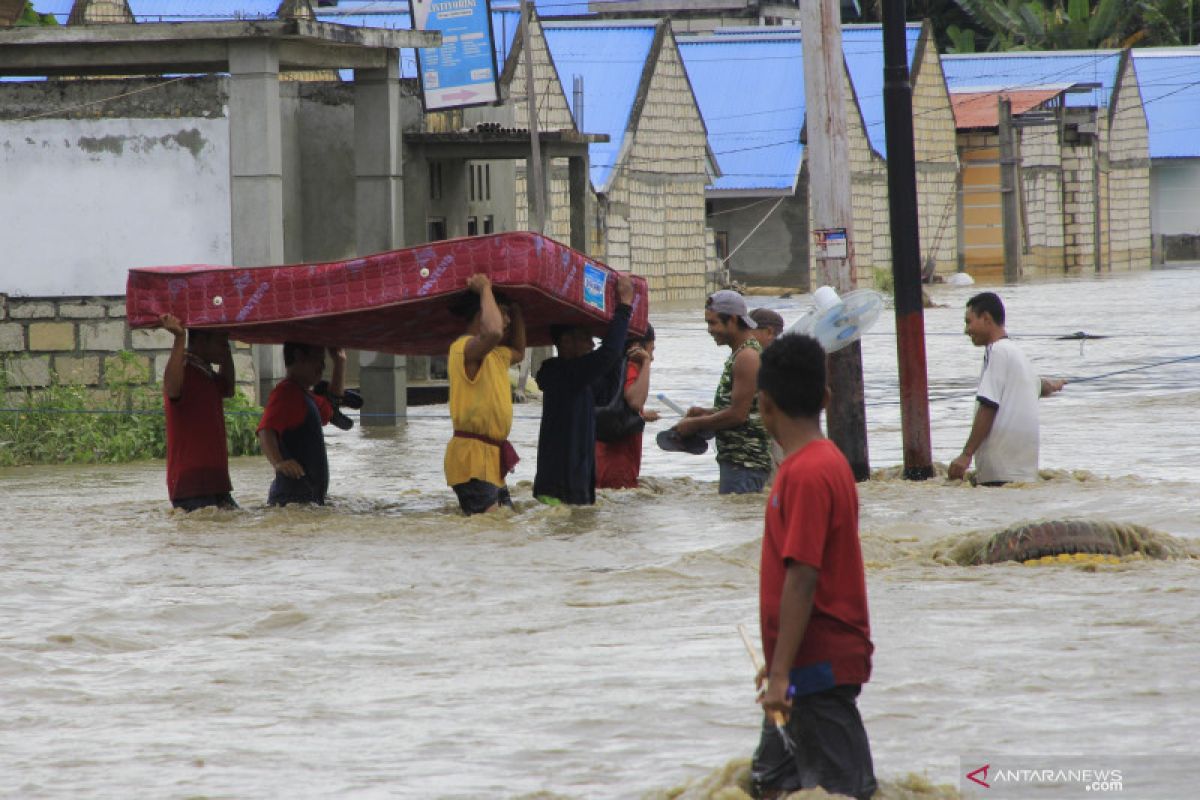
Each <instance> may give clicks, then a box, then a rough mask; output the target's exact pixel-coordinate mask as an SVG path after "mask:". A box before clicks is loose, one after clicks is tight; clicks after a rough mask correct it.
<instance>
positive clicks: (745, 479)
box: [717, 461, 771, 494]
mask: <svg viewBox="0 0 1200 800" xmlns="http://www.w3.org/2000/svg"><path fill="white" fill-rule="evenodd" d="M717 468H718V470H719V471H720V474H721V478H720V482H719V483H718V484H717V493H718V494H758V493H760V492H761V491H762V490H763V487H764V486H766V485H767V480H768V479H769V478H770V477H771V473H770V472H769V471H768V470H765V469H749V468H747V467H743V466H739V465H738V464H730V463H729V462H728V461H718V462H717Z"/></svg>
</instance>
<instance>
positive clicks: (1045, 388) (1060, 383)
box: [1038, 378, 1067, 397]
mask: <svg viewBox="0 0 1200 800" xmlns="http://www.w3.org/2000/svg"><path fill="white" fill-rule="evenodd" d="M1066 385H1067V382H1066V381H1065V380H1063V379H1061V378H1042V391H1041V394H1039V395H1038V397H1049V396H1050V395H1052V394H1054V393H1055V392H1059V391H1062V388H1063V387H1064V386H1066Z"/></svg>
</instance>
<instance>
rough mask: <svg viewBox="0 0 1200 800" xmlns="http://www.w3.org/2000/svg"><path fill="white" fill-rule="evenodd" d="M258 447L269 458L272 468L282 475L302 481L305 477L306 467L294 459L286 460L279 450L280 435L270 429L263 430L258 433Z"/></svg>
mask: <svg viewBox="0 0 1200 800" xmlns="http://www.w3.org/2000/svg"><path fill="white" fill-rule="evenodd" d="M258 446H259V447H260V448H261V449H262V452H263V455H264V456H266V457H267V461H269V462H271V466H272V467H274V468H275V471H276V472H278V473H279V474H280V475H283V476H285V477H288V478H293V479H297V480H298V479H300V478H303V477H304V467H302V466H301V465H300V462H299V461H297V460H296V459H294V458H284V457H283V452H282V451H281V450H280V449H279V434H277V433H276V432H275V431H273V430H271V429H270V428H263V429H262V430H261V431H259V432H258Z"/></svg>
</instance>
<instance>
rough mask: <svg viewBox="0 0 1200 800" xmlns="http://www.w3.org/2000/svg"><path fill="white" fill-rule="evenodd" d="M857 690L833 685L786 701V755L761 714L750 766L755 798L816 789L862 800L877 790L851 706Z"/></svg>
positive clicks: (868, 751)
mask: <svg viewBox="0 0 1200 800" xmlns="http://www.w3.org/2000/svg"><path fill="white" fill-rule="evenodd" d="M861 689H862V687H861V686H853V685H846V686H835V687H834V688H832V689H827V690H825V691H823V692H816V693H814V694H808V695H801V696H797V697H795V698H793V699H792V713H791V714H790V715H789V716H788V721H787V725H786V726H785V729H786V730H787V732H788V736H790V737H791V739H792V742H793V743H794V744H795V747H796V754H795V756H794V757H793V756H791V755H789V753H788V751H787V749H786V747H785V746H784V743H783V741H782V740H781V739H780V736H779V731H778V730H777V729H776V727H775V723H774V722H773V721H771V719H770V718H768V717H767V715H766V714H764V715H763V729H762V735H761V736H760V737H759V743H758V749H757V750H755V752H754V760H753V761H752V762H751V765H750V779H751V781H752V782H753V783H754V785H755V787H756V789H757V790H758V796H760V797H761V796H763V795H764V794H767V793H768V792H774V791H780V790H782V791H783V792H784V793H790V792H797V791H800V790H801V789H815V788H816V787H818V786H819V787H821V788H822V789H824V790H825V791H826V792H829V793H831V794H836V795H839V796H840V795H846V796H848V797H854V798H859V800H868V798H870V797H871V796H872V795H873V794H874V793H875V790H876V788H877V784H876V781H875V766H874V763H873V762H872V759H871V744H870V742H869V741H868V739H867V731H866V728H864V727H863V722H862V716H861V715H860V714H859V712H858V704H857V702H856V700H857V698H858V694H859V692H860V691H861Z"/></svg>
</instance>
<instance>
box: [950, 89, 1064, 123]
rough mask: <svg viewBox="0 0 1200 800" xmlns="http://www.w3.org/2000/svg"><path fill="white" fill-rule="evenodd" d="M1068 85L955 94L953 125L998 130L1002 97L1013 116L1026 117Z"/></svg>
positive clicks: (953, 99) (1060, 92) (951, 98)
mask: <svg viewBox="0 0 1200 800" xmlns="http://www.w3.org/2000/svg"><path fill="white" fill-rule="evenodd" d="M1066 88H1067V86H1053V87H1047V88H1045V89H1028V90H1022V91H1016V92H952V93H951V94H950V104H951V105H952V106H953V107H954V125H955V127H957V128H960V129H966V128H996V127H999V125H1000V108H999V102H1000V97H1001V95H1003V96H1005V97H1007V98H1008V99H1009V102H1010V103H1011V104H1012V113H1013V114H1014V115H1016V114H1024V113H1025V112H1026V111H1029V110H1030V109H1034V108H1037V107H1038V106H1040V105H1041V104H1042V103H1044V102H1046V101H1047V100H1050V99H1051V98H1054V97H1057V96H1058V95H1060V94H1062V92H1063V90H1064V89H1066Z"/></svg>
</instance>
